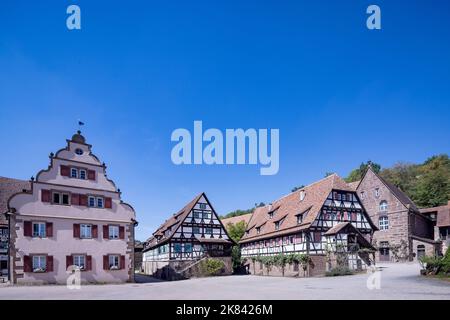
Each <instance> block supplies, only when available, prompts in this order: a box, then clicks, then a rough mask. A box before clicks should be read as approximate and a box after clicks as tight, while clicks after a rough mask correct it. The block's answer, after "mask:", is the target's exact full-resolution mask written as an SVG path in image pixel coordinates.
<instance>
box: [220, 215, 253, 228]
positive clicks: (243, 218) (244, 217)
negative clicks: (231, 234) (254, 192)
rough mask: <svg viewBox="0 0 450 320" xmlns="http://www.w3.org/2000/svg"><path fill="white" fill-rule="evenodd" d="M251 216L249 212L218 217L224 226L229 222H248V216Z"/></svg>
mask: <svg viewBox="0 0 450 320" xmlns="http://www.w3.org/2000/svg"><path fill="white" fill-rule="evenodd" d="M251 217H252V214H251V213H247V214H243V215H241V216H236V217H231V218H225V219H220V220H222V223H223V225H224V226H225V227H226V226H227V225H228V224H229V223H231V224H236V223H238V222H241V221H244V223H245V225H247V224H248V222H249V220H250V218H251Z"/></svg>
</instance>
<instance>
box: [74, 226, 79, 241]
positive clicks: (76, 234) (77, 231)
mask: <svg viewBox="0 0 450 320" xmlns="http://www.w3.org/2000/svg"><path fill="white" fill-rule="evenodd" d="M73 237H74V238H79V237H80V225H79V224H77V223H75V224H74V225H73Z"/></svg>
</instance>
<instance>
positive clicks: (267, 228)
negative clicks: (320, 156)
mask: <svg viewBox="0 0 450 320" xmlns="http://www.w3.org/2000/svg"><path fill="white" fill-rule="evenodd" d="M332 190H343V191H354V190H353V189H351V188H350V187H349V186H348V184H347V183H346V182H345V181H344V180H342V179H341V178H340V177H339V176H338V175H337V174H332V175H330V176H328V177H326V178H324V179H322V180H319V181H317V182H315V183H313V184H311V185H309V186H306V187H304V188H302V189H299V190H297V191H295V192H292V193H290V194H288V195H286V196H284V197H282V198H280V199H278V200H276V201H275V202H274V203H273V204H272V205H268V206H265V207H260V208H256V209H255V211H254V212H253V214H252V216H251V218H250V221H249V222H248V227H247V231H248V232H246V234H245V235H244V236H243V237H242V239H241V241H240V242H241V243H245V242H250V241H255V240H261V239H265V238H271V237H277V236H281V235H285V234H290V233H294V232H297V231H299V230H303V229H307V228H308V227H309V226H310V225H311V223H312V222H313V221H314V220H315V219H316V217H317V215H318V214H319V212H320V209H321V208H322V206H323V204H324V202H325V200H326V198H327V197H328V195H329V194H330V192H331V191H332ZM302 191H304V192H305V198H304V199H303V201H300V193H301V192H302ZM273 208H278V209H277V210H276V213H275V215H274V217H273V219H269V215H268V213H269V212H271V211H273ZM300 213H303V214H304V216H303V222H302V223H301V224H300V225H298V224H297V215H298V214H300ZM281 217H284V220H283V222H282V223H281V224H280V229H279V230H275V223H274V222H276V221H278V220H280V218H281ZM264 223H265V225H264V227H263V228H261V230H260V233H259V234H257V231H256V228H255V227H258V226H262V225H263V224H264Z"/></svg>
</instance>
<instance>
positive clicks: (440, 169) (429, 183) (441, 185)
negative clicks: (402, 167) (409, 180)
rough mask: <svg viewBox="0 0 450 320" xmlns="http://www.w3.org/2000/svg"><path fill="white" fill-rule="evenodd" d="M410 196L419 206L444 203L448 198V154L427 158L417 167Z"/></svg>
mask: <svg viewBox="0 0 450 320" xmlns="http://www.w3.org/2000/svg"><path fill="white" fill-rule="evenodd" d="M418 173H419V175H418V177H417V182H416V185H415V188H414V189H413V192H412V194H411V195H410V197H411V198H412V200H413V201H415V202H416V203H417V205H419V206H421V207H435V206H440V205H444V204H446V203H447V201H448V200H449V199H450V159H449V157H448V155H439V156H433V157H431V158H429V159H428V160H427V161H425V163H424V164H423V165H422V166H420V168H419V169H418Z"/></svg>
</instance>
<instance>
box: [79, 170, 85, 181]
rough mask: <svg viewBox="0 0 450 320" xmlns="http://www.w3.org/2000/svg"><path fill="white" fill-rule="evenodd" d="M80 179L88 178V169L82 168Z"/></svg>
mask: <svg viewBox="0 0 450 320" xmlns="http://www.w3.org/2000/svg"><path fill="white" fill-rule="evenodd" d="M80 179H83V180H86V170H84V169H80Z"/></svg>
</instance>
